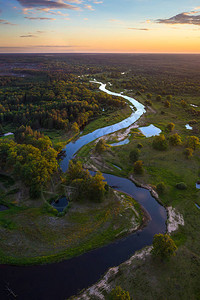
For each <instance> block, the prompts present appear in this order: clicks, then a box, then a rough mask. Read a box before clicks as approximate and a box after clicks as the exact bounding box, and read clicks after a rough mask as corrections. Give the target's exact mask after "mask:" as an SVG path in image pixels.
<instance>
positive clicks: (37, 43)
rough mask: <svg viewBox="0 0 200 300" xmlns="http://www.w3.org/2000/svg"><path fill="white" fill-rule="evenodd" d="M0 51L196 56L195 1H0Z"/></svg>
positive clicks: (199, 14) (199, 8)
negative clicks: (177, 54) (180, 54)
mask: <svg viewBox="0 0 200 300" xmlns="http://www.w3.org/2000/svg"><path fill="white" fill-rule="evenodd" d="M0 52H1V53H18V52H19V53H20V52H22V53H24V52H25V53H29V52H30V53H32V52H35V53H40V52H43V53H49V52H53V53H56V52H58V53H59V52H62V53H65V52H66V53H68V52H116V53H118V52H125V53H126V52H128V53H135V52H137V53H141V52H145V53H149V52H150V53H152V52H155V53H159V52H164V53H200V1H199V0H198V1H197V0H85V1H84V0H69V1H66V0H0Z"/></svg>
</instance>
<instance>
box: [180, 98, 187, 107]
mask: <svg viewBox="0 0 200 300" xmlns="http://www.w3.org/2000/svg"><path fill="white" fill-rule="evenodd" d="M181 106H182V107H184V108H185V107H187V102H185V100H181Z"/></svg>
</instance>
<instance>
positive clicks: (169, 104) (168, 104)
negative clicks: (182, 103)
mask: <svg viewBox="0 0 200 300" xmlns="http://www.w3.org/2000/svg"><path fill="white" fill-rule="evenodd" d="M164 106H165V107H166V108H169V107H170V106H171V103H170V102H169V101H168V100H166V101H165V102H164Z"/></svg>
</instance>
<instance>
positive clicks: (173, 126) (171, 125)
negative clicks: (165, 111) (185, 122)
mask: <svg viewBox="0 0 200 300" xmlns="http://www.w3.org/2000/svg"><path fill="white" fill-rule="evenodd" d="M174 128H175V125H174V123H172V122H171V123H169V124H167V126H166V130H167V131H169V132H172V131H173V130H174Z"/></svg>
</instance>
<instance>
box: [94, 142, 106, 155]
mask: <svg viewBox="0 0 200 300" xmlns="http://www.w3.org/2000/svg"><path fill="white" fill-rule="evenodd" d="M105 150H106V143H105V141H104V139H100V140H99V141H98V142H97V143H96V146H95V152H97V153H99V154H100V153H102V152H104V151H105Z"/></svg>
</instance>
